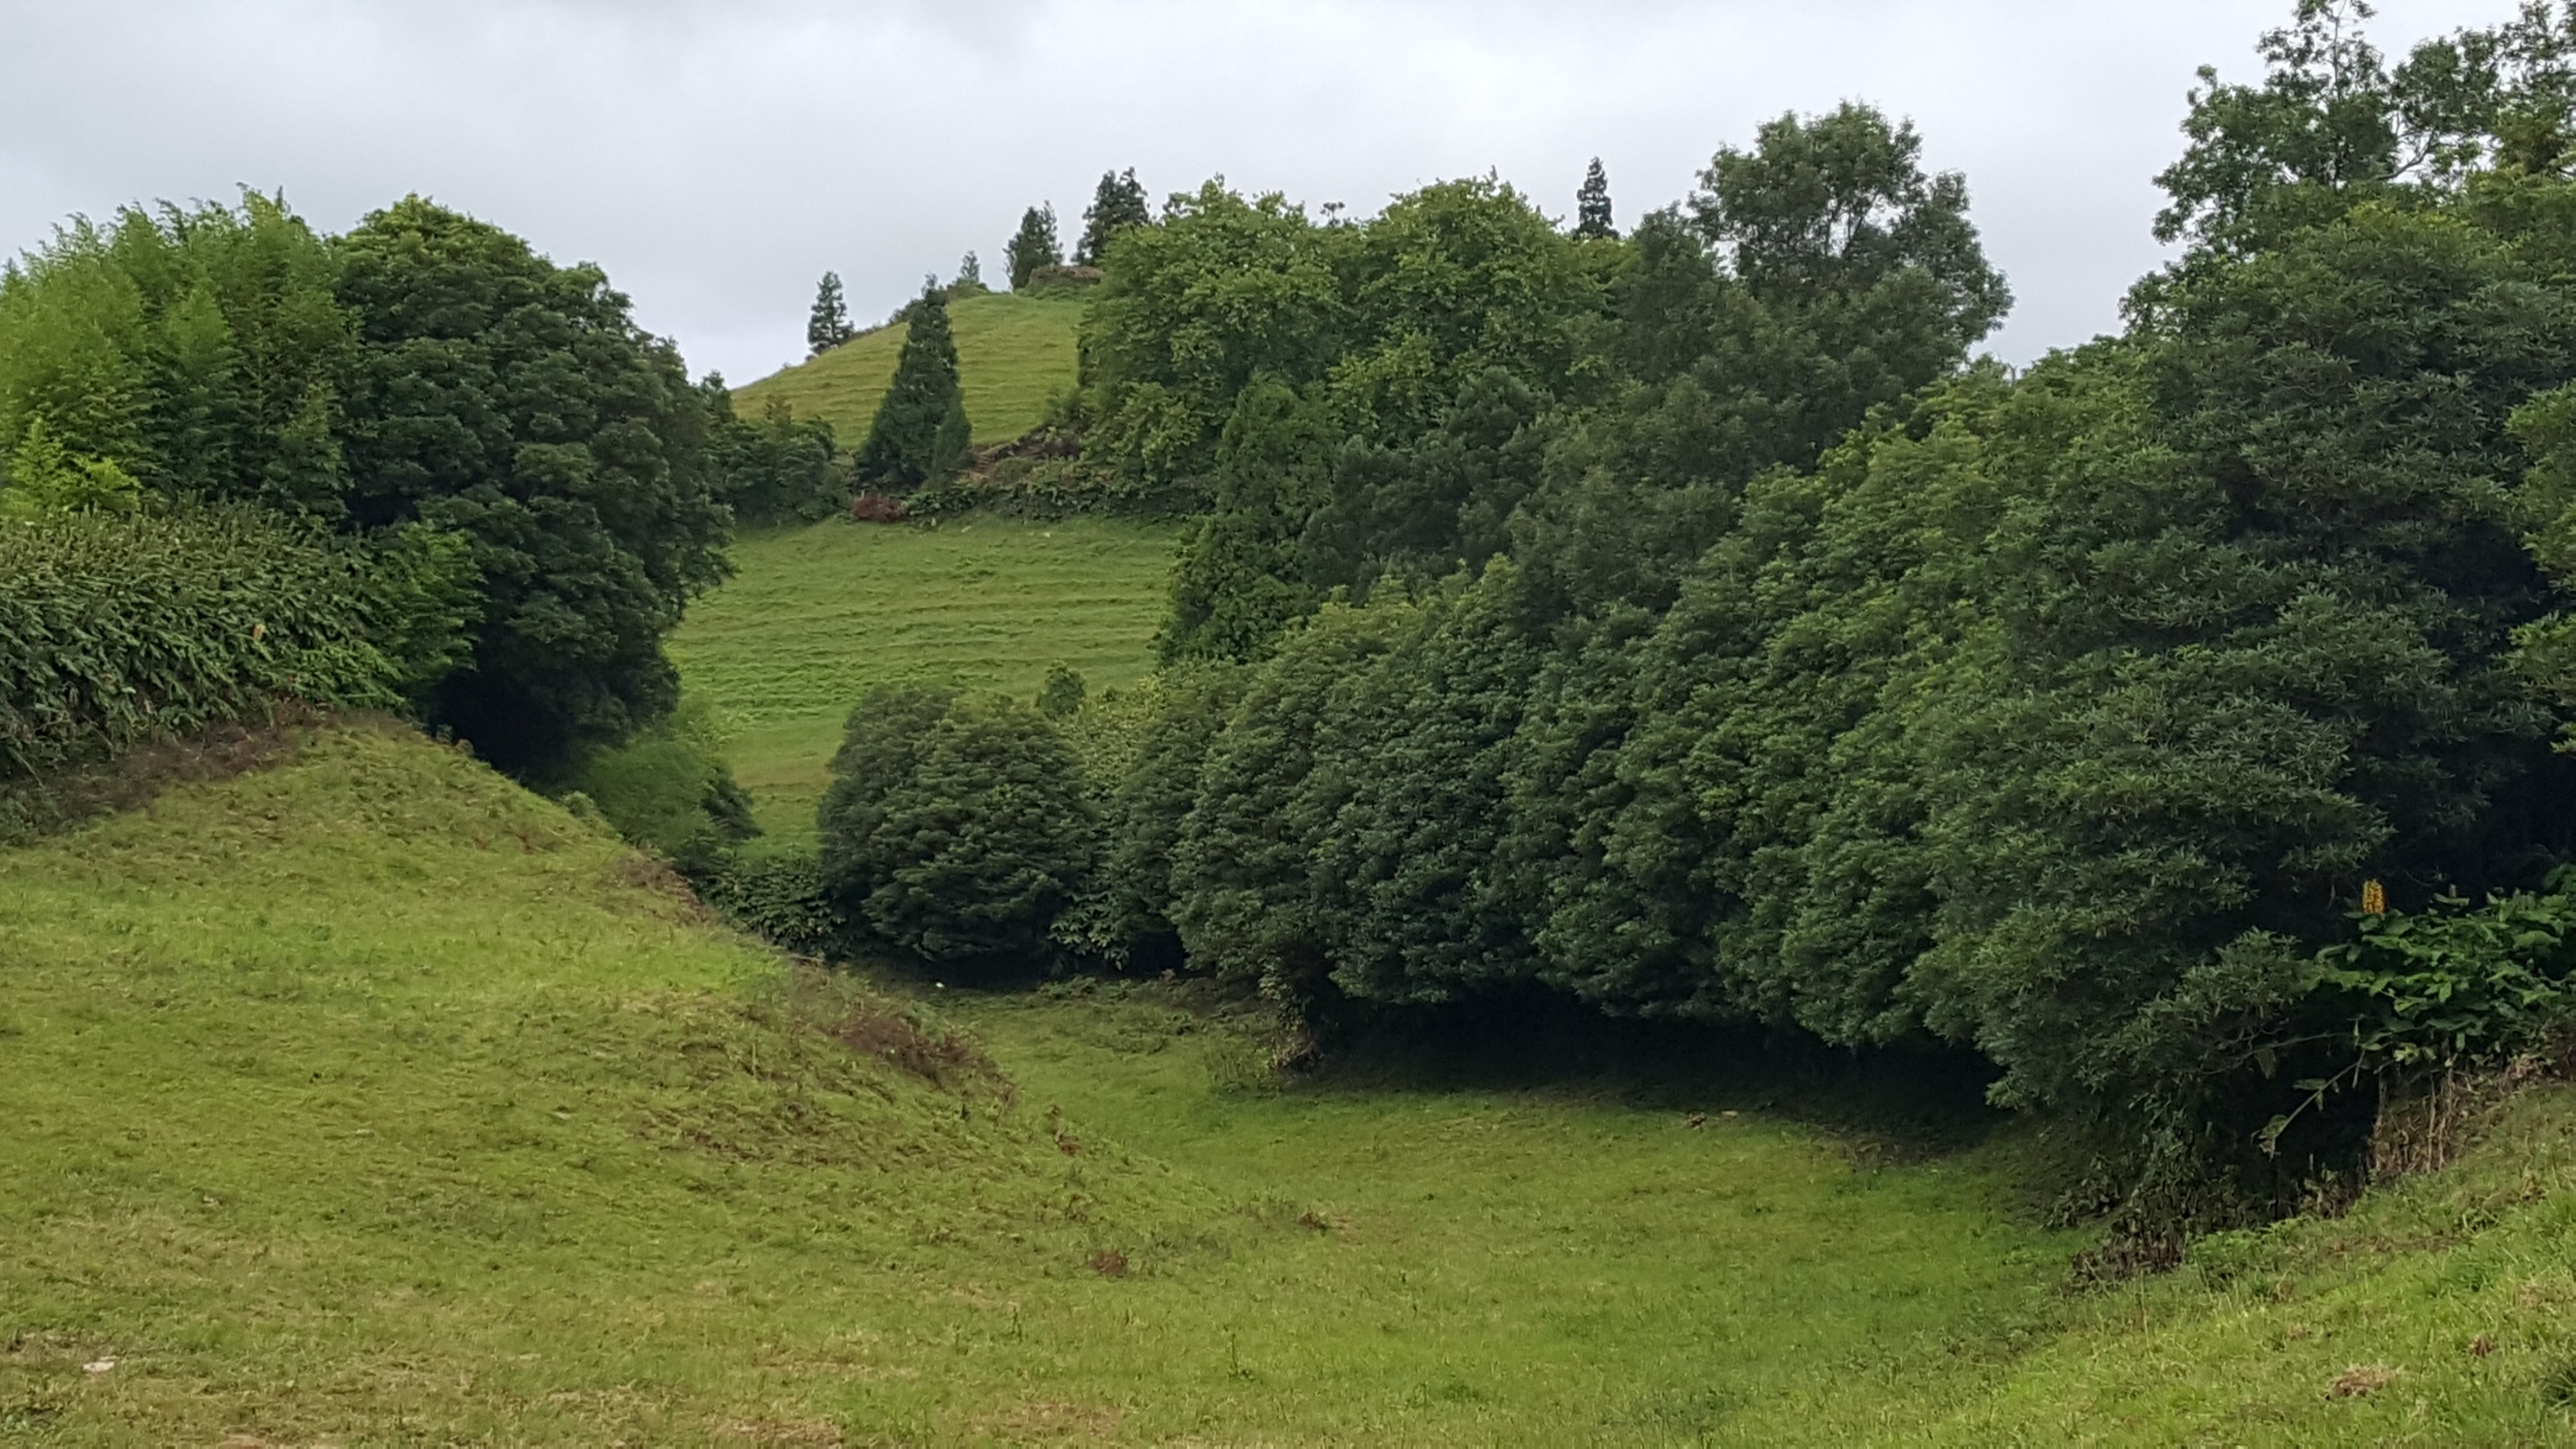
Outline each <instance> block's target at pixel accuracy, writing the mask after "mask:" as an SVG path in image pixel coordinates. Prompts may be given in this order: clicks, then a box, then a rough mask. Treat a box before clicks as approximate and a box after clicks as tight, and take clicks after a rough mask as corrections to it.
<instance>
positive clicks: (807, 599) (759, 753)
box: [671, 518, 1175, 836]
mask: <svg viewBox="0 0 2576 1449" xmlns="http://www.w3.org/2000/svg"><path fill="white" fill-rule="evenodd" d="M1174 537H1175V536H1174V534H1173V532H1172V531H1171V530H1170V529H1168V528H1162V527H1154V526H1149V525H1141V524H1129V523H1118V522H1112V521H1108V520H1103V519H1089V518H1077V519H1068V520H1065V521H1063V522H1059V523H1021V522H1014V521H1009V520H998V519H969V520H967V521H965V522H962V523H948V524H945V525H943V526H941V527H939V528H936V529H926V528H912V527H886V526H882V525H869V524H853V523H846V522H832V523H824V524H819V525H816V526H815V527H812V528H806V529H799V530H794V531H791V532H785V533H776V534H768V535H762V536H757V537H753V538H747V539H745V540H743V541H742V542H741V543H740V544H738V545H736V547H735V549H734V563H735V566H736V568H737V570H738V572H737V573H736V575H735V577H734V578H733V579H732V581H731V582H729V583H727V584H726V585H725V586H724V587H723V588H721V589H719V590H717V591H716V592H715V593H714V594H712V595H710V596H708V597H707V598H705V599H702V600H700V601H699V602H698V603H696V604H695V605H693V606H691V608H690V610H689V618H688V622H687V623H686V624H685V625H684V626H682V628H681V630H680V631H679V633H678V634H677V635H675V636H674V637H673V639H672V641H671V657H672V658H673V659H674V660H676V661H678V663H679V665H680V670H681V676H682V678H683V680H684V681H685V682H686V687H687V689H688V692H689V693H690V695H691V696H692V697H694V698H698V699H702V700H705V701H708V702H710V703H712V704H713V705H714V706H715V707H716V708H717V710H718V712H719V713H720V715H721V716H722V718H723V720H724V722H725V725H726V728H727V729H728V731H729V732H730V734H731V736H732V743H731V751H732V757H733V765H734V770H735V773H736V775H737V777H738V778H740V779H741V781H742V782H743V784H744V786H745V787H746V788H748V789H749V790H750V791H751V793H752V798H753V799H754V800H755V801H756V802H757V804H758V807H759V812H760V818H761V822H762V824H763V825H764V826H765V827H767V828H768V829H769V830H770V831H771V832H772V833H774V834H780V835H785V836H794V835H800V834H810V833H811V832H812V830H813V823H814V821H813V817H814V804H815V802H816V801H817V800H818V799H820V798H821V796H822V793H823V786H824V783H825V776H824V765H825V764H826V762H828V761H829V760H830V759H831V757H832V751H833V750H834V749H835V748H836V747H837V746H838V745H839V743H840V734H841V722H842V720H844V719H845V718H847V717H848V715H849V711H850V706H851V705H852V704H855V703H856V702H857V701H858V698H859V696H860V695H861V694H863V693H865V692H866V691H867V689H868V688H869V687H870V686H871V685H875V684H883V683H899V682H916V681H917V682H927V683H936V684H949V685H957V686H960V687H965V688H973V689H1002V690H1007V691H1009V692H1011V693H1013V694H1016V695H1019V696H1021V697H1022V698H1027V697H1029V696H1032V695H1034V694H1035V693H1036V692H1037V688H1038V685H1039V684H1040V683H1041V682H1042V681H1043V680H1044V679H1045V677H1046V671H1047V668H1048V666H1050V665H1053V664H1059V663H1061V664H1066V665H1069V666H1071V667H1073V668H1075V669H1078V670H1080V671H1081V672H1082V674H1083V676H1084V678H1085V679H1086V680H1088V681H1089V682H1090V685H1091V687H1092V688H1093V689H1095V690H1099V689H1105V688H1113V687H1115V686H1117V685H1120V684H1125V683H1131V682H1133V681H1134V680H1136V679H1137V678H1139V677H1141V676H1142V675H1144V674H1145V673H1146V672H1147V671H1148V670H1149V669H1150V668H1151V667H1152V665H1153V639H1154V630H1155V628H1156V627H1157V626H1158V625H1160V624H1161V622H1162V618H1163V611H1164V608H1165V606H1166V603H1167V601H1168V597H1169V595H1168V583H1167V579H1168V576H1169V574H1170V571H1171V559H1172V549H1173V544H1174Z"/></svg>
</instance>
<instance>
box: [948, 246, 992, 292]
mask: <svg viewBox="0 0 2576 1449" xmlns="http://www.w3.org/2000/svg"><path fill="white" fill-rule="evenodd" d="M955 290H957V291H959V292H981V291H983V290H985V288H984V262H983V259H982V258H980V257H978V256H976V255H975V254H974V253H973V252H968V253H967V254H966V255H965V256H963V257H960V258H959V259H958V261H957V281H956V283H955Z"/></svg>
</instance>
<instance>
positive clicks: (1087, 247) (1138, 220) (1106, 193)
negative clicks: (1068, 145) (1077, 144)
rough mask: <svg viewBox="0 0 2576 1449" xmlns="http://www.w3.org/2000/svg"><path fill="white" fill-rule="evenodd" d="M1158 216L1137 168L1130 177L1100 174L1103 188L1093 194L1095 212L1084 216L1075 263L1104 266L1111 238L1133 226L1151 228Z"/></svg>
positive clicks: (1128, 170) (1107, 172)
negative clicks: (1147, 197)
mask: <svg viewBox="0 0 2576 1449" xmlns="http://www.w3.org/2000/svg"><path fill="white" fill-rule="evenodd" d="M1153 220H1154V214H1153V212H1152V210H1151V209H1149V208H1148V207H1147V206H1146V205H1145V188H1144V187H1143V186H1141V185H1139V184H1137V181H1136V168H1135V167H1133V166H1130V167H1128V168H1127V171H1126V174H1124V175H1121V174H1119V173H1118V172H1115V171H1103V172H1101V173H1100V188H1099V189H1098V190H1097V191H1095V192H1093V193H1092V197H1091V209H1090V210H1089V211H1086V212H1084V213H1083V214H1082V242H1081V244H1080V245H1079V246H1076V247H1075V248H1074V249H1073V259H1074V261H1075V262H1076V263H1077V264H1079V265H1081V266H1086V267H1096V266H1098V265H1100V259H1101V257H1102V256H1104V255H1105V254H1107V252H1108V251H1109V239H1110V238H1112V237H1114V236H1116V235H1118V233H1120V232H1122V231H1125V230H1127V229H1128V228H1129V227H1137V226H1150V225H1152V224H1153Z"/></svg>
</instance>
